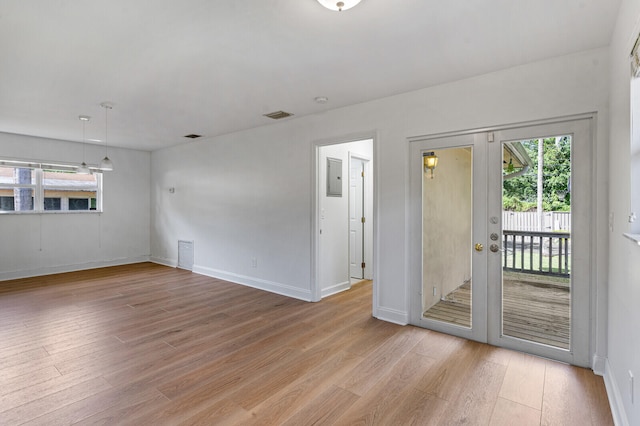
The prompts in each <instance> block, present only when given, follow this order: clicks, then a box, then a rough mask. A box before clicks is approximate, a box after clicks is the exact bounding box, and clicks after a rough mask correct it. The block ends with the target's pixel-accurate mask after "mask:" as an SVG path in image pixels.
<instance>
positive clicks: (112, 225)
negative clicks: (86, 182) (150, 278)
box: [0, 133, 151, 280]
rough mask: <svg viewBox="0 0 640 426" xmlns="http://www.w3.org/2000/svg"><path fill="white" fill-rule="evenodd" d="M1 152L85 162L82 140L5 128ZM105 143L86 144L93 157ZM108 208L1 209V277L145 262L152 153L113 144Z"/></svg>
mask: <svg viewBox="0 0 640 426" xmlns="http://www.w3.org/2000/svg"><path fill="white" fill-rule="evenodd" d="M0 156H2V157H8V158H17V159H31V160H41V161H51V162H55V161H59V162H71V163H76V162H77V163H80V162H82V145H81V144H78V143H74V142H66V141H59V140H52V139H43V138H35V137H28V136H19V135H13V134H7V133H0ZM103 156H104V148H102V147H100V146H96V145H89V144H87V148H86V158H87V162H88V163H94V164H95V163H99V162H100V159H101V158H102V157H103ZM109 157H110V158H111V159H112V160H113V162H114V167H115V170H114V171H113V172H109V173H105V174H104V179H103V201H104V203H103V204H104V212H103V213H102V214H99V213H70V214H65V213H42V214H3V215H0V235H2V244H0V280H6V279H12V278H19V277H28V276H35V275H43V274H49V273H55V272H65V271H72V270H78V269H88V268H93V267H99V266H107V265H116V264H124V263H132V262H140V261H144V260H148V258H149V250H150V249H149V240H150V236H149V230H150V204H149V200H150V197H149V179H150V158H151V156H150V154H149V153H148V152H141V151H134V150H126V149H118V148H109Z"/></svg>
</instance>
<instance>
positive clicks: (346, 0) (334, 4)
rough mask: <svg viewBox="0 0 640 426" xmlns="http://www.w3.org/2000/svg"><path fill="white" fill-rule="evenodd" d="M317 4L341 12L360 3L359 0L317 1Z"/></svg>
mask: <svg viewBox="0 0 640 426" xmlns="http://www.w3.org/2000/svg"><path fill="white" fill-rule="evenodd" d="M318 3H320V4H321V5H323V6H324V7H326V8H327V9H329V10H333V11H335V12H342V11H343V10H347V9H351V8H352V7H353V6H355V5H357V4H358V3H360V0H342V1H340V0H318Z"/></svg>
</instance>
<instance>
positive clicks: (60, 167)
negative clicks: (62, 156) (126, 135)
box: [0, 158, 103, 215]
mask: <svg viewBox="0 0 640 426" xmlns="http://www.w3.org/2000/svg"><path fill="white" fill-rule="evenodd" d="M0 167H11V168H14V169H18V168H20V169H32V170H33V172H34V177H33V183H31V184H19V183H12V184H9V183H0V189H18V188H29V189H32V190H33V210H0V215H7V214H9V215H25V214H26V215H29V214H87V213H88V214H97V213H98V214H99V213H103V205H102V194H103V189H102V180H103V173H102V171H101V170H99V169H97V168H90V169H91V172H92V174H93V175H94V176H95V180H96V190H95V197H93V196H91V195H87V198H88V199H89V200H91V199H92V198H95V199H96V209H95V210H91V201H89V209H88V210H69V209H67V210H45V205H44V199H45V196H44V195H45V190H46V189H47V187H48V186H47V185H45V179H44V174H45V171H48V170H53V171H59V172H69V173H75V174H78V173H77V166H75V165H72V164H61V163H55V164H52V163H47V162H37V161H36V162H34V161H25V160H15V159H3V158H0ZM62 201H63V200H61V205H62V204H64V203H63V202H62Z"/></svg>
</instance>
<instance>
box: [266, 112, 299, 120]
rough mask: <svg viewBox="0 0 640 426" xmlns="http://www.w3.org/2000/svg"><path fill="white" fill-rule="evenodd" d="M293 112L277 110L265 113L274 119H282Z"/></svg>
mask: <svg viewBox="0 0 640 426" xmlns="http://www.w3.org/2000/svg"><path fill="white" fill-rule="evenodd" d="M292 115H293V114H291V113H290V112H285V111H276V112H270V113H269V114H264V116H265V117H269V118H273V119H274V120H280V119H281V118H287V117H291V116H292Z"/></svg>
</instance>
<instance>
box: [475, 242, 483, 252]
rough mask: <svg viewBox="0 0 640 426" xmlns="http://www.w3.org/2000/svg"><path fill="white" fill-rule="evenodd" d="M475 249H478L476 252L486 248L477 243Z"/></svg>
mask: <svg viewBox="0 0 640 426" xmlns="http://www.w3.org/2000/svg"><path fill="white" fill-rule="evenodd" d="M475 249H476V251H482V250H484V246H483V245H482V244H480V243H476V245H475Z"/></svg>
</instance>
